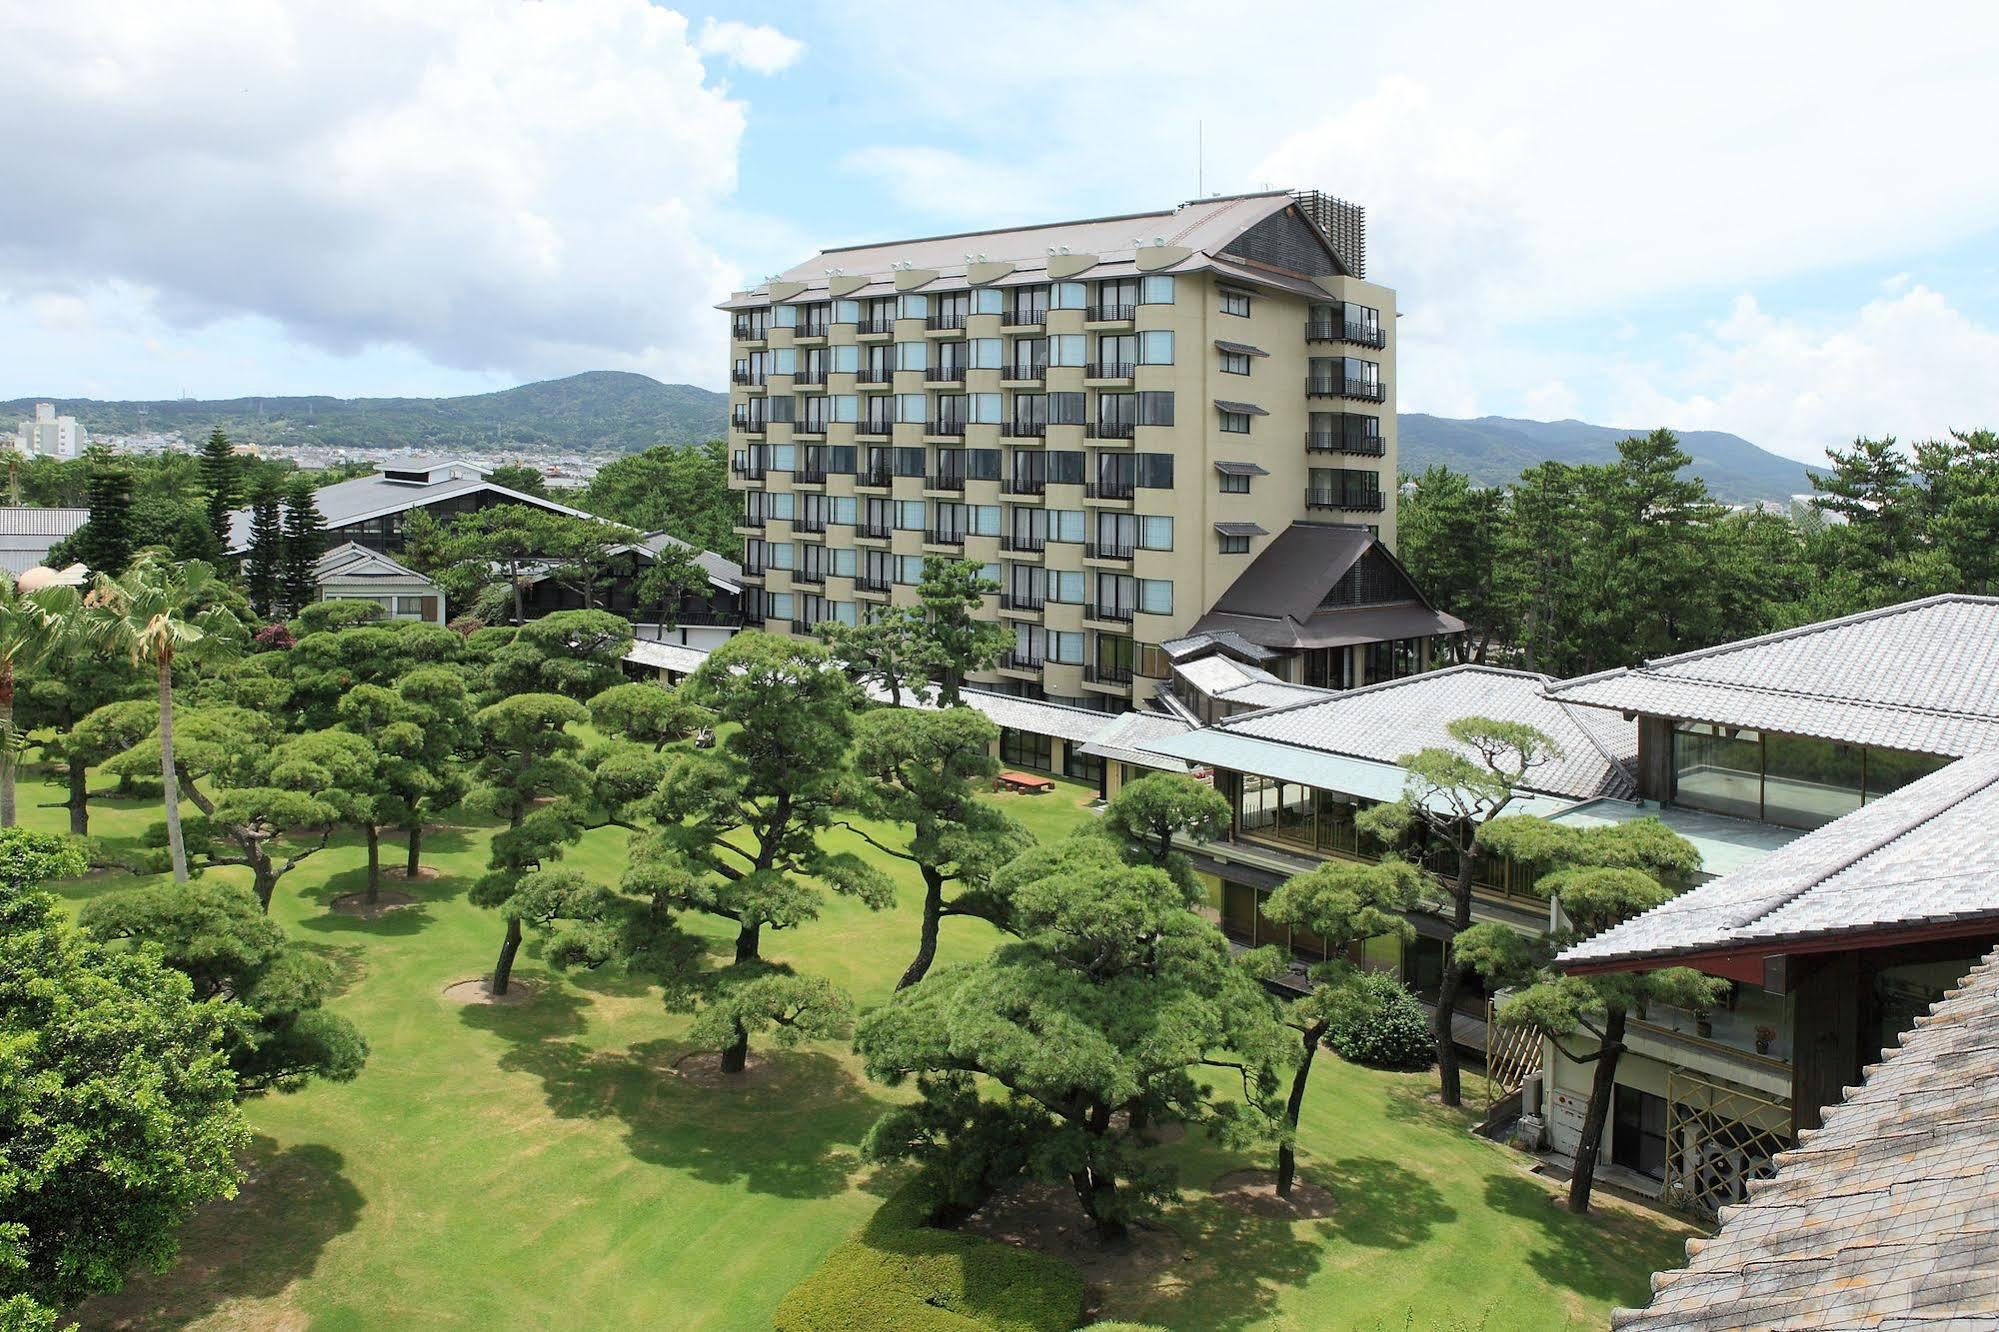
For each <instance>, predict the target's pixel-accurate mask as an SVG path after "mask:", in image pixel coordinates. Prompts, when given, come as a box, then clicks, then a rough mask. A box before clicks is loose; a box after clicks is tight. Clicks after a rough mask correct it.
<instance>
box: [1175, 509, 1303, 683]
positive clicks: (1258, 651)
mask: <svg viewBox="0 0 1999 1332" xmlns="http://www.w3.org/2000/svg"><path fill="white" fill-rule="evenodd" d="M1236 525H1237V526H1243V527H1249V526H1255V524H1252V523H1242V524H1236ZM1216 530H1217V531H1219V530H1221V525H1220V524H1219V523H1218V524H1216ZM1261 534H1262V531H1261V529H1258V530H1257V531H1255V532H1247V533H1244V535H1246V536H1259V535H1261ZM1159 647H1160V650H1161V651H1163V652H1164V653H1165V654H1166V655H1167V656H1169V657H1171V658H1173V660H1175V661H1179V660H1181V659H1183V658H1186V657H1195V656H1200V655H1201V654H1203V653H1206V652H1212V651H1215V650H1216V649H1221V650H1223V651H1228V652H1234V653H1236V654H1238V655H1239V656H1243V657H1246V658H1248V659H1249V660H1251V661H1274V660H1276V658H1277V656H1278V654H1277V653H1275V652H1272V651H1271V650H1270V649H1269V648H1267V647H1264V646H1262V645H1261V644H1258V643H1252V642H1250V641H1249V640H1248V639H1247V638H1244V637H1243V636H1242V635H1241V634H1232V633H1227V632H1222V633H1215V634H1207V633H1197V634H1188V635H1186V636H1185V637H1182V638H1169V639H1167V640H1166V641H1165V642H1164V643H1161V644H1160V645H1159Z"/></svg>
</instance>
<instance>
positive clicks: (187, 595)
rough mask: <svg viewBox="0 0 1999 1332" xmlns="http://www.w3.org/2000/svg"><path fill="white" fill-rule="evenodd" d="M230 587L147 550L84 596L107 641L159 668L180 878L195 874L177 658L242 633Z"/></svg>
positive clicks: (170, 822) (200, 567) (171, 848)
mask: <svg viewBox="0 0 1999 1332" xmlns="http://www.w3.org/2000/svg"><path fill="white" fill-rule="evenodd" d="M224 592H225V588H224V585H223V583H222V581H221V580H220V579H218V578H217V577H216V576H215V570H214V569H213V568H211V567H210V566H209V565H208V564H207V563H206V562H204V561H202V560H188V561H186V562H184V563H183V562H179V561H176V560H174V559H172V558H171V557H170V556H167V555H165V554H163V553H162V552H160V551H146V552H145V553H143V554H141V555H140V556H139V558H138V559H136V560H134V561H133V562H132V564H131V567H130V568H128V569H126V571H125V572H124V573H123V574H121V575H120V576H118V577H116V578H112V577H110V576H109V575H107V574H99V575H98V576H97V585H96V587H94V588H93V589H92V590H91V593H90V596H89V597H88V598H87V599H86V600H85V602H84V612H83V613H84V615H85V616H86V617H87V619H88V622H89V624H90V626H91V628H92V629H93V630H94V632H95V633H96V635H97V636H98V638H99V639H100V641H102V642H103V643H104V644H105V645H106V646H107V647H110V648H113V649H115V650H118V651H123V652H126V653H129V654H130V655H131V658H132V662H133V664H134V665H138V666H151V667H152V668H153V669H154V670H155V671H156V672H157V673H158V675H159V681H160V785H161V787H162V788H163V791H164V794H165V799H166V811H167V850H168V853H169V854H170V855H171V856H172V857H173V867H174V882H175V883H186V882H187V847H186V845H185V844H183V843H182V841H181V835H180V780H179V778H178V776H177V775H176V772H175V769H174V688H173V671H174V659H175V658H176V657H178V656H180V655H182V654H189V655H193V654H203V653H214V652H220V651H226V650H227V649H229V648H230V647H232V646H234V644H235V643H236V641H237V639H239V638H240V637H241V636H242V633H243V624H242V621H241V620H239V619H237V618H236V616H235V615H233V614H232V613H230V611H229V610H228V609H227V608H226V607H225V606H224V605H223V604H222V603H223V600H224Z"/></svg>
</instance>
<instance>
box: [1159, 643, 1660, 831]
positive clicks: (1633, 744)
mask: <svg viewBox="0 0 1999 1332" xmlns="http://www.w3.org/2000/svg"><path fill="white" fill-rule="evenodd" d="M1197 664H1200V663H1197ZM1547 684H1548V677H1547V676H1545V675H1535V674H1532V673H1530V672H1527V671H1507V670H1501V669H1499V668H1498V667H1495V666H1476V665H1467V666H1451V667H1447V668H1445V669H1443V670H1439V671H1429V672H1426V673H1424V674H1422V675H1412V676H1408V677H1406V678H1405V679H1401V680H1391V681H1388V682H1386V683H1383V684H1376V685H1368V686H1367V687H1366V688H1363V689H1348V690H1343V691H1337V692H1323V693H1322V695H1321V697H1320V698H1319V699H1317V700H1315V701H1312V702H1306V703H1297V704H1293V705H1291V706H1289V707H1277V708H1272V709H1269V710H1267V711H1264V712H1251V713H1245V714H1242V715H1240V716H1235V717H1229V718H1226V719H1225V720H1223V721H1222V722H1220V723H1218V729H1220V730H1223V731H1226V732H1227V733H1229V734H1231V735H1245V736H1250V737H1253V738H1255V739H1259V740H1266V741H1274V742H1277V743H1280V744H1286V745H1294V746H1297V747H1299V748H1303V749H1312V750H1317V751H1320V752H1323V753H1329V754H1343V755H1347V756H1349V757H1353V758H1364V759H1373V760H1376V761H1378V762H1384V763H1393V762H1395V761H1396V760H1397V759H1399V758H1401V757H1402V756H1403V755H1404V754H1409V753H1413V752H1415V751H1416V750H1419V749H1425V748H1429V747H1431V746H1440V747H1456V742H1455V741H1453V740H1452V739H1451V738H1450V736H1449V734H1448V733H1447V732H1446V731H1445V729H1444V728H1445V726H1446V725H1447V724H1448V723H1450V722H1453V721H1456V720H1457V719H1458V718H1460V717H1492V718H1496V719H1498V720H1501V721H1517V722H1525V723H1527V724H1528V725H1530V726H1534V727H1538V728H1539V729H1540V730H1541V731H1543V732H1544V733H1546V734H1547V735H1548V736H1549V738H1551V739H1552V740H1554V741H1555V743H1556V744H1558V745H1560V746H1561V748H1562V756H1561V757H1560V758H1558V759H1554V760H1552V761H1550V762H1547V763H1543V764H1541V765H1539V766H1537V767H1535V768H1533V769H1532V770H1531V771H1530V772H1529V773H1528V775H1527V777H1526V778H1525V780H1524V781H1523V782H1522V785H1523V786H1526V787H1528V788H1529V789H1532V790H1535V791H1543V792H1547V793H1550V794H1554V795H1563V796H1570V797H1573V798H1575V799H1579V800H1586V799H1590V798H1592V797H1595V796H1617V797H1622V798H1629V797H1630V796H1632V795H1634V794H1636V791H1637V787H1636V785H1635V784H1634V782H1633V781H1632V777H1631V772H1630V765H1631V763H1632V761H1633V760H1634V759H1635V758H1636V756H1637V752H1638V728H1637V726H1636V724H1635V723H1632V722H1627V721H1623V720H1621V719H1620V718H1618V717H1616V716H1614V715H1612V714H1608V713H1602V712H1597V711H1594V710H1592V709H1589V708H1572V707H1568V706H1566V705H1564V704H1561V703H1558V702H1555V701H1554V700H1552V699H1550V698H1549V697H1548V696H1547V693H1546V692H1545V691H1546V687H1547ZM1292 687H1293V688H1295V687H1296V686H1292ZM1466 752H1469V751H1466Z"/></svg>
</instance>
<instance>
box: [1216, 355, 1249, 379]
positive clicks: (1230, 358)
mask: <svg viewBox="0 0 1999 1332" xmlns="http://www.w3.org/2000/svg"><path fill="white" fill-rule="evenodd" d="M1222 373H1223V374H1225V375H1246V374H1248V373H1249V353H1248V352H1223V353H1222Z"/></svg>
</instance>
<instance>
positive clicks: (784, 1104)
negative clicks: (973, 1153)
mask: <svg viewBox="0 0 1999 1332" xmlns="http://www.w3.org/2000/svg"><path fill="white" fill-rule="evenodd" d="M552 997H553V996H550V995H546V994H544V995H538V996H537V997H536V998H535V1000H534V1002H533V1003H531V1004H527V1005H523V1006H521V1007H520V1008H517V1009H503V1008H498V1007H479V1008H473V1009H467V1011H466V1013H465V1020H466V1021H467V1022H468V1023H471V1024H472V1025H475V1026H483V1027H487V1028H489V1029H492V1030H496V1031H499V1030H506V1031H507V1032H508V1034H509V1038H510V1039H512V1040H513V1041H514V1046H513V1048H512V1049H510V1050H508V1051H507V1052H506V1053H505V1054H503V1055H502V1056H501V1058H500V1067H501V1068H503V1069H506V1070H508V1071H511V1072H526V1073H532V1074H533V1075H534V1076H536V1077H538V1078H540V1079H541V1082H542V1088H543V1092H544V1095H545V1096H546V1097H547V1100H548V1106H549V1108H550V1110H552V1111H553V1112H554V1113H555V1114H556V1115H557V1116H559V1117H561V1118H564V1119H579V1118H580V1119H611V1120H616V1121H617V1122H618V1123H619V1124H621V1125H622V1126H623V1129H624V1134H625V1141H626V1143H627V1145H628V1146H629V1147H630V1149H631V1152H632V1155H633V1156H635V1157H636V1158H637V1159H639V1160H641V1161H644V1162H646V1163H648V1164H651V1165H658V1166H665V1167H667V1168H670V1169H674V1170H682V1171H686V1172H687V1173H689V1174H691V1175H692V1176H693V1177H694V1178H696V1179H699V1180H703V1181H705V1182H707V1183H711V1184H742V1185H744V1186H745V1187H747V1188H749V1189H752V1190H754V1191H755V1192H758V1193H767V1194H772V1195H774V1196H777V1197H783V1198H827V1197H833V1196H835V1195H837V1194H840V1193H843V1192H845V1191H846V1190H847V1188H848V1187H849V1186H850V1183H851V1180H852V1177H853V1175H854V1173H855V1172H856V1171H858V1170H859V1169H860V1168H861V1164H860V1157H859V1153H858V1152H857V1151H856V1150H855V1147H854V1144H856V1143H858V1142H859V1141H860V1140H861V1137H862V1135H864V1134H865V1133H866V1132H867V1130H868V1128H869V1127H870V1126H871V1125H872V1124H873V1123H874V1121H875V1120H876V1119H877V1118H878V1117H879V1116H880V1115H881V1113H882V1111H883V1110H884V1109H886V1108H887V1103H886V1102H884V1101H880V1100H878V1099H876V1098H875V1097H874V1096H872V1095H870V1094H869V1093H868V1092H867V1090H866V1088H865V1087H864V1086H863V1085H862V1084H861V1083H860V1082H858V1081H857V1080H856V1079H855V1077H854V1075H853V1074H852V1073H850V1072H849V1071H848V1070H847V1068H846V1067H845V1066H844V1065H842V1064H841V1063H840V1062H839V1061H838V1060H836V1059H834V1058H833V1057H832V1056H831V1055H828V1054H824V1053H821V1052H818V1051H787V1050H775V1049H768V1050H763V1051H758V1052H755V1056H756V1057H760V1058H761V1059H763V1060H764V1061H766V1062H765V1063H764V1065H763V1068H762V1069H761V1071H760V1072H756V1073H752V1074H745V1075H743V1077H744V1082H743V1084H742V1085H740V1086H735V1085H728V1086H704V1085H701V1084H699V1083H697V1082H695V1081H694V1080H691V1079H688V1078H685V1077H682V1076H681V1075H680V1074H679V1073H678V1072H676V1070H675V1064H676V1063H677V1062H678V1061H679V1060H680V1059H681V1058H682V1057H683V1056H685V1055H687V1054H689V1053H690V1052H692V1047H690V1046H689V1045H688V1044H687V1043H686V1042H684V1041H671V1040H657V1041H648V1042H645V1043H643V1044H639V1045H635V1046H632V1047H630V1048H629V1049H624V1050H592V1049H589V1048H588V1047H586V1046H585V1045H583V1044H582V1043H580V1042H578V1041H574V1040H567V1039H562V1038H560V1037H558V1036H555V1035H545V1036H540V1037H537V1036H534V1035H531V1034H530V1032H532V1031H534V1030H536V1029H540V1030H543V1031H547V1030H548V1029H549V1028H552V1027H555V1026H559V1025H561V1023H562V1021H563V1018H562V1016H561V1014H559V1013H551V1014H544V1015H541V1016H540V1017H539V1018H537V1017H536V1015H535V1014H534V1010H535V1009H537V1008H540V1007H542V1005H543V1003H544V1000H546V999H549V998H552ZM571 1002H575V1001H574V1000H573V998H572V1000H571ZM579 1007H580V1005H579ZM578 1021H579V1023H580V1015H579V1016H578Z"/></svg>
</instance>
